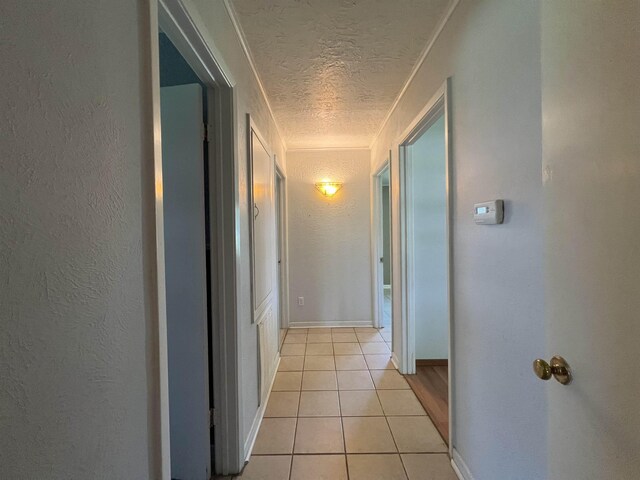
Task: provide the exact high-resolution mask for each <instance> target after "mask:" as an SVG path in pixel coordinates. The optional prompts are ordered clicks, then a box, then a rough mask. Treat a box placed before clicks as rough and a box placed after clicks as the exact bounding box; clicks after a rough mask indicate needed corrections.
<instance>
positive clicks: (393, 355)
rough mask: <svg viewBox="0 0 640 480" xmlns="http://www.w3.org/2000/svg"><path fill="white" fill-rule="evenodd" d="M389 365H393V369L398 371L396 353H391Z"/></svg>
mask: <svg viewBox="0 0 640 480" xmlns="http://www.w3.org/2000/svg"><path fill="white" fill-rule="evenodd" d="M391 363H393V366H394V367H396V368H397V369H398V370H400V360H398V357H397V356H396V352H392V353H391Z"/></svg>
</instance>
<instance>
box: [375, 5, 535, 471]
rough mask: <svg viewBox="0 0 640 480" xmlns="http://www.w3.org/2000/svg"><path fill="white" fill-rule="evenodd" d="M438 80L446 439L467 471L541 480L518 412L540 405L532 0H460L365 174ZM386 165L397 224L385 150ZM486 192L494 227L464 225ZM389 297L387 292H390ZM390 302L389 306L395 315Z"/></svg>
mask: <svg viewBox="0 0 640 480" xmlns="http://www.w3.org/2000/svg"><path fill="white" fill-rule="evenodd" d="M447 77H451V87H452V89H451V98H452V104H451V107H452V108H451V123H452V151H453V172H452V174H453V276H454V278H453V281H454V292H453V312H454V326H455V342H456V347H455V355H454V358H453V362H454V368H455V371H454V373H455V382H456V391H454V396H453V398H452V405H453V409H454V414H455V420H456V423H455V428H454V432H453V445H454V447H455V449H456V451H457V454H459V456H460V457H461V461H460V462H459V463H464V464H466V466H467V467H468V469H469V471H470V473H471V474H472V475H473V478H477V479H485V478H487V479H488V478H491V479H493V478H496V479H497V478H505V479H506V478H518V479H521V480H527V479H530V480H534V479H535V480H541V479H544V478H546V473H545V472H546V460H545V458H546V454H547V450H546V426H545V424H544V422H541V421H540V418H539V415H537V414H535V413H531V414H529V413H528V412H541V411H545V409H546V403H545V402H546V399H545V396H544V393H543V390H542V389H541V388H540V386H539V385H538V383H536V379H535V378H534V377H533V375H532V374H531V371H530V369H531V361H532V360H533V359H534V358H536V357H537V356H539V355H540V352H541V351H544V350H543V348H544V289H543V270H542V261H543V253H542V226H541V200H542V182H541V175H542V173H541V115H540V14H539V2H532V1H528V0H513V1H504V0H483V1H471V0H462V1H461V2H460V4H459V5H458V7H457V9H456V11H455V12H454V13H453V16H452V17H451V19H450V20H449V22H448V23H447V25H446V26H445V28H444V30H443V31H442V34H441V35H440V37H439V38H438V40H437V42H436V43H435V45H434V47H433V49H432V50H431V52H430V53H429V55H428V57H427V59H426V61H425V63H424V64H423V65H422V67H421V68H420V70H419V71H418V73H417V75H416V76H415V78H414V79H413V81H412V83H411V85H410V86H409V88H408V89H407V90H406V92H405V94H404V96H403V98H402V99H401V101H400V103H399V104H398V107H397V108H396V109H395V111H394V112H393V114H392V115H391V117H390V119H389V121H388V123H387V124H386V126H385V127H384V129H383V131H382V134H381V135H380V136H379V138H378V139H377V141H376V142H375V143H374V145H373V148H372V150H373V151H372V169H373V170H374V171H375V169H376V168H377V167H378V166H379V165H380V164H381V163H382V162H383V161H384V159H385V158H386V156H387V152H388V150H389V148H391V147H392V145H393V144H394V142H396V141H397V140H398V136H399V135H400V134H401V132H402V131H403V130H404V129H405V128H407V126H408V125H409V124H410V122H411V121H412V120H413V118H414V117H415V116H416V115H417V114H418V113H419V112H420V110H421V109H422V108H423V107H424V106H425V104H426V103H427V101H428V100H429V99H430V98H431V96H432V95H433V94H434V93H435V92H436V90H437V89H438V88H439V87H440V86H441V85H442V84H443V82H444V81H445V80H446V79H447ZM392 168H393V172H392V179H393V181H394V185H393V186H392V192H393V195H394V198H393V209H394V210H393V215H392V216H393V218H394V219H395V221H397V219H398V218H399V215H398V197H397V192H398V184H397V182H398V178H399V175H398V156H397V152H395V151H394V152H393V161H392ZM497 198H502V199H505V201H506V221H505V224H504V225H498V226H477V225H475V224H474V223H473V214H472V209H473V204H474V203H476V202H481V201H486V200H491V199H497ZM396 227H397V225H394V228H393V232H394V241H395V242H398V241H399V237H398V232H399V228H396ZM396 244H397V243H396ZM397 253H398V249H397V248H396V249H394V254H395V255H396V256H395V257H394V278H400V276H399V275H400V272H399V270H398V268H399V265H400V264H399V257H398V256H397ZM396 283H397V282H396ZM396 286H397V285H396ZM399 293H400V292H399V291H397V290H396V291H394V298H399V296H398V295H399ZM398 308H399V302H394V317H395V318H396V319H398V318H399V313H400V312H399V310H398ZM396 340H397V335H396V336H394V342H396ZM396 349H397V345H396Z"/></svg>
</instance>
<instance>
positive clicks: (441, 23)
mask: <svg viewBox="0 0 640 480" xmlns="http://www.w3.org/2000/svg"><path fill="white" fill-rule="evenodd" d="M459 3H460V0H452V1H451V3H450V5H449V8H448V9H447V11H446V12H445V14H444V15H443V17H442V18H441V19H440V21H439V22H438V25H437V26H436V29H435V31H434V32H433V35H432V36H431V39H430V40H429V42H428V43H427V46H426V47H425V48H424V50H423V51H422V53H421V54H420V56H419V57H418V60H417V61H416V64H415V65H414V66H413V69H412V70H411V74H409V77H408V78H407V81H406V82H405V84H404V86H403V87H402V90H400V93H398V96H397V97H396V99H395V100H394V102H393V104H392V105H391V108H390V109H389V112H388V113H387V115H386V117H384V120H383V121H382V124H380V128H379V129H378V132H377V133H376V134H375V135H374V137H373V140H372V141H371V144H369V149H370V150H372V149H373V146H374V144H375V143H376V142H377V141H378V137H380V134H381V133H382V131H383V130H384V127H386V126H387V123H388V122H389V119H390V118H391V115H392V114H393V112H394V111H395V109H396V108H397V106H398V104H399V103H400V100H402V97H403V96H404V94H405V93H406V91H407V89H408V88H409V86H410V85H411V82H413V79H414V78H415V76H416V75H417V73H418V70H420V68H421V67H422V64H423V63H424V62H425V60H426V59H427V57H428V56H429V53H430V52H431V50H432V49H433V46H434V45H435V43H436V41H437V40H438V37H440V34H441V33H442V31H443V30H444V27H445V25H446V24H447V22H448V21H449V19H450V18H451V15H453V12H454V11H455V9H456V7H457V6H458V4H459Z"/></svg>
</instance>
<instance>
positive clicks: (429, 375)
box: [404, 365, 449, 445]
mask: <svg viewBox="0 0 640 480" xmlns="http://www.w3.org/2000/svg"><path fill="white" fill-rule="evenodd" d="M447 369H448V367H446V366H443V365H438V366H425V365H418V366H416V374H415V375H405V376H404V377H405V378H406V379H407V382H408V383H409V386H410V387H411V389H412V390H413V392H414V393H415V394H416V396H417V397H418V400H420V403H421V404H422V406H423V407H424V409H425V410H426V411H427V413H428V414H429V417H431V420H432V421H433V424H434V425H435V426H436V428H437V429H438V432H439V433H440V435H441V436H442V438H443V439H444V441H445V442H446V444H447V445H449V386H448V371H447Z"/></svg>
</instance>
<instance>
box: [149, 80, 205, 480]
mask: <svg viewBox="0 0 640 480" xmlns="http://www.w3.org/2000/svg"><path fill="white" fill-rule="evenodd" d="M161 100H162V103H161V107H162V177H163V193H164V240H165V269H166V271H165V276H166V288H167V345H168V359H169V416H170V418H169V420H170V421H169V425H170V438H171V477H172V478H175V479H179V480H208V478H209V471H210V439H209V420H208V418H209V393H208V385H209V377H208V375H209V373H208V367H207V304H206V302H207V296H206V252H205V248H206V247H205V216H204V156H203V136H202V133H203V118H202V89H201V87H200V85H197V84H194V85H181V86H177V87H165V88H162V89H161Z"/></svg>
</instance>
